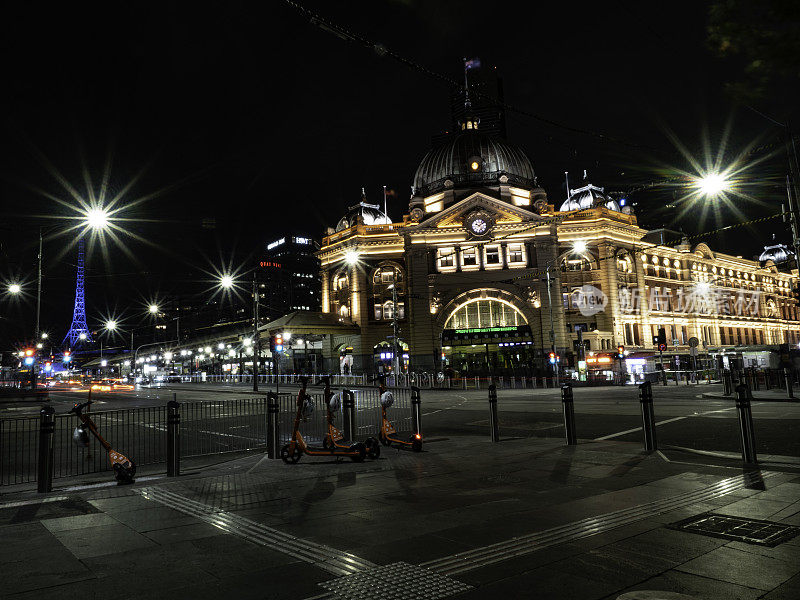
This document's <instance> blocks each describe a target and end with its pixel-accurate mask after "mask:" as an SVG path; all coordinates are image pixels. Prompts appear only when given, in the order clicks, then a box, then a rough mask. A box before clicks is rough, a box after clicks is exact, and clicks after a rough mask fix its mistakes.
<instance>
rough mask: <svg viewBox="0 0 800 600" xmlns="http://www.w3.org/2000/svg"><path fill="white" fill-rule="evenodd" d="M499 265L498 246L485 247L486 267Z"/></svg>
mask: <svg viewBox="0 0 800 600" xmlns="http://www.w3.org/2000/svg"><path fill="white" fill-rule="evenodd" d="M499 264H500V248H499V247H498V246H487V247H486V265H487V266H489V265H499Z"/></svg>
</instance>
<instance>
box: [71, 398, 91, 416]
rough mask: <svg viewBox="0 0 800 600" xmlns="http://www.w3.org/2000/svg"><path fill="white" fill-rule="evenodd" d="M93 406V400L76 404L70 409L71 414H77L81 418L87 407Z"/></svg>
mask: <svg viewBox="0 0 800 600" xmlns="http://www.w3.org/2000/svg"><path fill="white" fill-rule="evenodd" d="M91 404H92V401H91V400H87V401H86V402H83V403H81V404H76V405H75V406H73V407H72V408H71V409H70V411H69V412H71V413H75V414H76V415H78V416H79V417H80V416H81V413H82V412H83V409H84V408H86V407H87V406H90V405H91Z"/></svg>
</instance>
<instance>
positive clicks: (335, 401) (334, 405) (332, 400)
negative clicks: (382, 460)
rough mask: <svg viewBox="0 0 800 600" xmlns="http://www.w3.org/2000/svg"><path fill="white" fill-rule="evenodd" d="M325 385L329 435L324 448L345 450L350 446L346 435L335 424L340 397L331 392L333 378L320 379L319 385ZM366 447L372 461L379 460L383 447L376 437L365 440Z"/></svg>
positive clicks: (323, 443)
mask: <svg viewBox="0 0 800 600" xmlns="http://www.w3.org/2000/svg"><path fill="white" fill-rule="evenodd" d="M320 383H321V384H323V385H324V386H325V392H324V398H325V409H326V411H327V415H326V418H327V423H328V433H326V434H325V438H324V439H323V440H322V447H323V448H325V449H326V450H330V449H332V448H344V449H347V448H349V447H350V446H348V445H346V444H344V443H343V442H342V440H343V439H344V434H343V433H342V432H341V431H339V430H338V429H336V427H335V426H334V424H333V422H334V420H335V419H336V412H337V411H338V410H339V403H340V399H339V398H340V395H339V394H334V393H333V392H332V391H331V378H330V377H328V376H327V375H324V376H322V377H320V380H319V381H318V382H317V385H319V384H320ZM364 445H365V446H366V447H367V456H369V457H370V458H372V459H377V458H378V457H380V455H381V445H380V443H379V442H378V440H376V439H375V438H374V437H369V438H367V439H366V440H364Z"/></svg>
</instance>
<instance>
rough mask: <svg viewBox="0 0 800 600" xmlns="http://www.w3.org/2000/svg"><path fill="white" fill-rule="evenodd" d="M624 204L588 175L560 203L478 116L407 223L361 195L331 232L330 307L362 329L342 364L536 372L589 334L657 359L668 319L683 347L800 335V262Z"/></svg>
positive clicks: (601, 347)
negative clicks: (717, 240)
mask: <svg viewBox="0 0 800 600" xmlns="http://www.w3.org/2000/svg"><path fill="white" fill-rule="evenodd" d="M620 203H622V201H619V202H618V200H617V199H614V198H612V197H610V196H608V195H606V193H605V192H604V190H603V188H601V187H597V186H594V185H591V184H590V183H588V182H585V183H584V185H583V186H582V187H579V188H577V189H574V190H571V191H570V195H569V197H568V198H567V199H566V201H564V202H563V203H559V207H558V209H556V205H555V204H551V203H550V202H549V201H548V199H547V195H546V194H545V192H544V190H543V189H542V188H541V187H539V185H538V182H537V180H536V176H535V174H534V170H533V167H532V165H531V163H530V161H529V159H528V158H527V156H526V155H525V154H524V152H522V150H521V149H519V148H518V147H516V146H514V145H512V144H510V143H509V142H507V141H505V140H503V139H500V138H498V137H493V136H488V135H485V134H483V133H482V132H481V131H480V129H479V123H478V122H477V121H474V120H470V119H468V120H467V121H465V122H464V123H462V131H461V132H459V133H458V134H456V135H454V136H452V137H451V138H449V139H448V140H447V141H446V142H445V143H444V144H442V145H440V146H439V147H437V148H435V149H433V150H431V151H430V152H429V153H428V154H427V155H426V156H425V158H424V159H423V160H422V163H421V164H420V166H419V168H418V170H417V173H416V176H415V178H414V187H413V194H412V197H411V201H410V204H409V212H408V214H407V215H405V216H404V217H403V219H402V220H401V221H399V222H396V223H392V222H390V221H389V219H388V218H387V217H386V215H385V214H383V213H382V212H381V211H380V210H379V209H378V207H376V206H370V205H367V204H365V203H364V202H362V204H361V205H357V206H356V207H353V208H352V209H351V211H350V213H349V214H348V215H346V216H345V217H344V218H343V219H342V220H341V221H340V222H339V226H338V227H337V228H336V229H335V230H334V229H330V230H329V231H328V235H326V236H325V237H324V238H323V240H322V244H321V247H320V251H319V254H318V255H319V258H320V262H321V279H322V311H323V312H327V313H335V314H336V315H338V316H339V318H340V320H341V321H342V322H347V323H350V322H352V323H353V324H355V325H356V326H357V327H358V328H359V331H360V333H359V334H357V335H353V336H351V337H350V338H348V339H347V340H341V339H339V340H336V343H335V344H334V343H333V342H332V343H331V346H330V347H329V348H327V349H325V353H326V355H327V358H328V359H329V360H331V361H332V362H331V364H329V367H331V368H333V367H334V364H333V363H334V361H335V360H337V359H343V358H344V357H345V356H346V357H347V361H348V364H352V369H353V370H354V371H356V372H360V371H367V372H369V371H374V370H375V369H376V368H378V367H379V366H380V364H382V362H385V359H386V357H387V356H389V355H392V353H393V352H394V348H395V347H397V348H398V349H400V348H401V349H402V352H403V355H404V356H405V361H404V364H403V368H411V369H414V370H428V371H430V370H437V371H438V370H443V369H447V368H448V367H450V368H452V369H453V370H454V371H457V372H459V373H469V374H479V373H484V372H514V373H517V374H521V373H531V374H533V373H541V372H543V371H545V370H546V366H547V357H548V353H549V352H550V351H551V349H552V348H554V349H555V351H556V352H557V353H558V354H559V355H560V357H561V365H562V366H563V367H567V366H569V365H571V364H574V363H575V362H576V359H577V358H578V353H577V350H576V349H577V343H578V339H579V336H580V338H581V339H582V342H583V344H584V346H585V348H586V350H585V352H588V353H602V352H603V351H612V350H616V348H617V346H618V345H625V347H626V349H627V350H629V351H632V352H634V353H640V354H641V355H647V354H651V355H652V354H653V352H654V351H656V345H655V344H654V339H653V337H654V336H655V335H656V334H657V333H658V329H659V328H662V327H663V328H664V329H666V331H667V344H668V346H669V351H670V352H671V353H673V354H674V353H682V352H687V353H688V350H689V343H690V339H691V338H693V337H694V338H697V341H698V347H699V349H700V350H701V351H702V352H703V353H705V354H713V353H716V352H719V351H721V350H722V349H724V348H735V347H741V346H776V345H778V344H782V343H796V342H798V341H800V323H799V322H798V307H797V305H796V303H795V301H794V300H793V299H792V295H791V290H792V288H793V286H795V285H796V283H797V277H796V271H795V274H792V273H791V272H788V271H787V270H785V269H783V270H781V269H779V268H778V265H776V263H775V261H773V260H772V259H770V258H769V257H767V258H766V259H765V260H762V261H756V260H748V259H745V258H742V257H737V256H731V255H728V254H722V253H720V252H716V251H714V250H712V249H711V248H709V247H708V246H707V245H706V244H704V243H697V244H694V245H692V244H690V242H689V241H688V240H687V239H685V238H684V239H674V240H665V241H664V242H663V243H656V242H655V241H648V240H649V239H650V238H649V237H648V235H647V234H648V232H647V230H645V229H643V228H641V227H640V226H639V224H638V222H637V218H636V216H635V215H634V214H632V212H631V211H630V210H629V208H628V207H625V206H623V207H620V205H619V204H620ZM761 258H762V259H764V257H763V256H762V257H761ZM548 283H549V284H548ZM395 326H396V327H397V331H398V336H397V338H396V339H395V338H394V337H393V331H394V327H395ZM551 331H552V333H551ZM579 332H580V333H579ZM551 336H552V338H551ZM386 364H387V366H388V364H389V363H386Z"/></svg>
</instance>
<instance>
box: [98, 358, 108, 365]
mask: <svg viewBox="0 0 800 600" xmlns="http://www.w3.org/2000/svg"><path fill="white" fill-rule="evenodd" d="M100 366H101V367H106V366H108V361H107V360H106V359H105V358H104V359H103V360H101V361H100Z"/></svg>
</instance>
